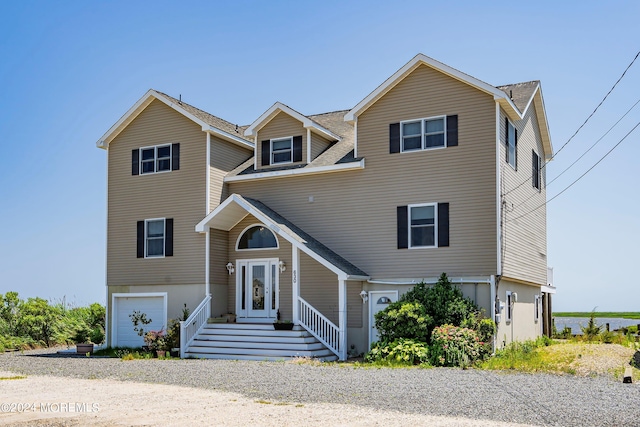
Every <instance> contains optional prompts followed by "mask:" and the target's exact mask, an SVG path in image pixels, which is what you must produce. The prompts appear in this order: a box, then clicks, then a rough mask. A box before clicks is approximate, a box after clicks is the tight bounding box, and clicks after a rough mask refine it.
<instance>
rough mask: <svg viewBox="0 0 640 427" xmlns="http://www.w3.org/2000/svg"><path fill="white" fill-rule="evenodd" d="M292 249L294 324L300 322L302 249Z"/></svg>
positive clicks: (294, 247)
mask: <svg viewBox="0 0 640 427" xmlns="http://www.w3.org/2000/svg"><path fill="white" fill-rule="evenodd" d="M291 246H292V247H293V249H292V251H291V264H293V265H292V266H291V295H292V299H293V301H292V302H293V324H294V325H297V324H299V323H300V302H299V301H298V297H299V296H300V249H298V248H297V247H296V246H294V245H291Z"/></svg>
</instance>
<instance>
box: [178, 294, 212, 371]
mask: <svg viewBox="0 0 640 427" xmlns="http://www.w3.org/2000/svg"><path fill="white" fill-rule="evenodd" d="M210 302H211V294H209V295H207V296H206V297H205V298H204V300H202V302H201V303H200V305H198V307H196V309H195V310H193V312H192V313H191V316H189V317H188V318H187V320H184V321H181V322H180V358H182V359H184V354H185V352H186V351H187V348H188V347H189V346H190V345H191V343H192V342H193V339H194V338H195V336H196V334H197V333H198V331H199V330H200V328H201V327H202V325H204V324H206V323H207V319H209V316H211V304H209V303H210Z"/></svg>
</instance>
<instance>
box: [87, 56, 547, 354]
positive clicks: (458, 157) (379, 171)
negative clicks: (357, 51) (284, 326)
mask: <svg viewBox="0 0 640 427" xmlns="http://www.w3.org/2000/svg"><path fill="white" fill-rule="evenodd" d="M98 146H99V147H100V148H104V149H106V150H107V153H108V167H107V170H108V178H107V181H108V202H107V206H108V224H107V279H106V282H107V283H106V284H107V294H108V298H107V301H108V309H107V312H108V328H107V340H108V343H109V345H112V346H115V345H127V344H136V343H140V340H141V339H140V338H139V337H137V336H136V335H135V334H134V333H133V329H132V325H131V322H130V321H129V318H128V315H129V314H130V313H131V311H132V310H133V309H138V310H141V311H146V312H147V314H150V313H153V314H152V315H150V316H149V317H152V320H153V322H152V324H151V325H150V327H154V328H159V327H162V326H165V325H166V324H167V322H168V319H169V318H175V317H178V315H179V313H180V310H181V309H182V307H183V304H185V303H186V304H187V306H188V307H189V308H191V310H192V315H191V317H190V319H189V320H188V321H187V322H184V324H183V333H182V339H183V343H182V346H181V351H182V355H183V356H199V357H212V358H213V357H216V358H234V359H239V358H248V359H251V358H255V359H260V360H264V359H266V358H275V359H279V358H284V357H294V356H309V357H319V358H324V359H335V358H339V359H345V358H346V357H347V353H348V352H350V353H360V352H363V351H366V350H367V348H368V347H369V345H370V343H371V342H372V341H375V339H376V337H377V331H376V330H375V327H374V324H373V315H374V314H375V313H376V312H377V311H379V310H381V309H384V307H386V305H387V304H388V303H390V302H391V301H395V300H397V298H398V297H399V295H401V294H402V293H403V292H405V291H407V290H408V289H410V288H411V287H412V286H413V285H414V284H416V283H419V282H421V281H425V282H428V283H431V282H435V280H436V279H437V277H438V276H439V275H440V273H442V272H446V273H447V274H448V275H449V276H450V278H452V280H453V281H454V283H456V284H457V285H459V286H460V287H461V289H462V291H463V292H464V293H465V295H467V296H468V297H470V298H472V299H473V300H474V301H475V302H476V303H477V304H478V305H479V306H480V307H482V308H484V310H485V311H486V313H487V316H491V317H492V318H493V319H495V320H496V321H497V323H498V333H497V337H500V339H499V340H498V342H497V343H496V344H497V345H502V344H504V343H506V342H510V341H512V340H517V339H528V338H534V337H536V336H538V335H540V334H541V333H542V332H543V330H544V331H548V330H549V324H548V323H547V322H548V321H549V320H550V309H551V294H553V293H554V292H555V290H554V289H555V288H554V287H553V286H552V283H550V282H548V277H547V263H546V211H545V209H544V208H541V209H538V210H536V211H534V212H532V213H531V214H528V215H524V216H520V215H521V213H522V212H527V211H529V210H531V208H533V207H537V206H539V205H540V204H542V203H543V202H544V201H545V198H546V194H545V185H544V183H545V170H544V167H543V165H544V164H545V162H546V161H548V160H549V159H550V158H551V156H552V147H551V141H550V136H549V131H548V127H547V120H546V114H545V109H544V102H543V98H542V92H541V88H540V83H539V82H527V83H521V84H516V85H509V86H502V87H494V86H490V85H488V84H486V83H484V82H482V81H480V80H477V79H475V78H473V77H471V76H468V75H466V74H464V73H461V72H460V71H458V70H455V69H453V68H451V67H449V66H447V65H445V64H442V63H440V62H437V61H435V60H433V59H431V58H429V57H427V56H424V55H417V56H416V57H415V58H413V59H412V60H411V61H410V62H409V63H407V64H406V65H405V66H404V67H402V68H401V69H400V70H398V71H397V72H396V73H395V74H394V75H392V76H391V77H390V78H389V79H387V80H386V81H385V82H384V83H383V84H382V85H380V86H379V87H378V88H377V89H376V90H374V91H373V92H372V93H371V94H370V95H369V96H367V97H366V98H365V99H364V100H362V101H361V102H360V103H358V104H357V105H356V106H355V107H354V108H353V109H351V110H342V111H334V112H330V113H325V114H318V115H303V114H301V113H299V112H297V111H295V110H294V109H292V108H290V107H288V106H286V105H284V104H282V103H276V104H274V105H273V106H272V107H271V108H269V109H268V110H267V111H266V112H265V113H264V114H263V115H261V116H260V117H259V118H257V119H256V120H255V122H253V123H252V124H251V125H249V126H237V125H234V124H231V123H229V122H226V121H224V120H222V119H220V118H218V117H216V116H213V115H210V114H208V113H205V112H204V111H201V110H199V109H197V108H195V107H192V106H190V105H188V104H186V103H184V102H182V101H181V100H178V99H175V98H172V97H170V96H168V95H165V94H163V93H161V92H157V91H154V90H150V91H149V92H147V94H145V96H143V98H142V99H141V100H140V101H138V103H136V105H134V106H133V107H132V108H131V109H130V110H129V111H128V112H127V113H126V114H125V116H123V118H122V119H120V121H118V123H116V124H115V125H114V126H113V127H112V128H111V129H110V130H109V131H108V132H107V133H106V134H105V135H104V136H103V137H102V138H101V139H100V141H99V142H98ZM524 184H526V185H524ZM516 205H517V206H520V210H513V211H511V209H506V207H507V206H516ZM226 313H233V314H234V315H235V316H236V322H235V323H233V324H217V323H214V324H209V323H208V322H207V319H208V318H209V317H220V316H221V315H223V314H226ZM278 315H279V316H280V318H281V319H283V320H289V321H291V322H292V323H293V324H294V325H295V326H294V328H293V330H292V331H274V330H273V328H274V327H273V326H272V325H271V323H273V322H274V321H275V320H276V319H277V318H278Z"/></svg>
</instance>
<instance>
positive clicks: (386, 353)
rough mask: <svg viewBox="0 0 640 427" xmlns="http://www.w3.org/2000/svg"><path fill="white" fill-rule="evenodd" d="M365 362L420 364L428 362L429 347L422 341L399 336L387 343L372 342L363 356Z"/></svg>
mask: <svg viewBox="0 0 640 427" xmlns="http://www.w3.org/2000/svg"><path fill="white" fill-rule="evenodd" d="M365 361H367V362H380V361H385V362H389V363H391V364H396V363H397V364H403V365H420V364H425V363H429V347H428V346H427V344H426V343H424V342H422V341H416V340H412V339H405V338H400V339H397V340H394V341H392V342H389V343H381V342H377V343H373V344H372V345H371V350H370V351H369V352H368V353H367V355H366V356H365Z"/></svg>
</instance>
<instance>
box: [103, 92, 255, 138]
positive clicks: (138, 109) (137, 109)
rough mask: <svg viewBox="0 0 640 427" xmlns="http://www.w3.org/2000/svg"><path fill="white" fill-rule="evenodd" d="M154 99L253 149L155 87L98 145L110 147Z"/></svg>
mask: <svg viewBox="0 0 640 427" xmlns="http://www.w3.org/2000/svg"><path fill="white" fill-rule="evenodd" d="M154 100H158V101H160V102H162V103H163V104H165V105H167V106H168V107H170V108H172V109H174V110H175V111H177V112H178V113H180V114H182V115H183V116H185V117H186V118H188V119H189V120H191V121H193V122H194V123H196V124H198V125H200V127H201V128H202V131H203V132H209V133H212V134H214V135H216V136H218V137H220V138H222V139H224V140H226V141H229V142H232V143H234V144H238V145H240V146H242V147H245V148H249V149H253V144H252V143H251V142H249V141H246V140H244V139H242V138H239V137H237V136H235V135H231V134H229V133H227V132H224V131H222V130H220V129H217V128H215V127H213V126H211V125H210V124H208V123H206V122H204V121H203V120H201V119H199V118H198V117H196V116H194V115H193V114H191V113H190V112H189V111H187V110H185V109H184V108H182V106H181V105H180V104H179V103H176V102H173V101H172V100H170V99H167V98H166V97H164V96H162V94H161V93H158V92H157V91H155V90H153V89H149V90H148V91H147V93H145V94H144V95H143V96H142V98H140V99H139V100H138V101H137V102H136V103H135V104H134V105H133V107H131V108H130V109H129V110H128V111H127V112H126V113H125V114H124V115H123V116H122V117H121V118H120V120H118V121H117V122H116V124H114V125H113V126H111V128H110V129H109V130H108V131H107V132H106V133H105V134H104V135H102V137H101V138H100V139H99V140H98V141H97V142H96V146H97V147H98V148H102V149H105V150H108V149H109V144H110V143H111V141H113V140H114V139H115V138H116V137H117V136H118V135H119V134H120V132H122V131H123V130H124V129H125V128H126V127H127V126H129V124H130V123H131V122H132V121H133V120H135V118H136V117H138V116H139V115H140V113H142V112H143V111H144V110H145V108H147V107H148V106H149V104H151V103H152V102H153V101H154Z"/></svg>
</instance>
